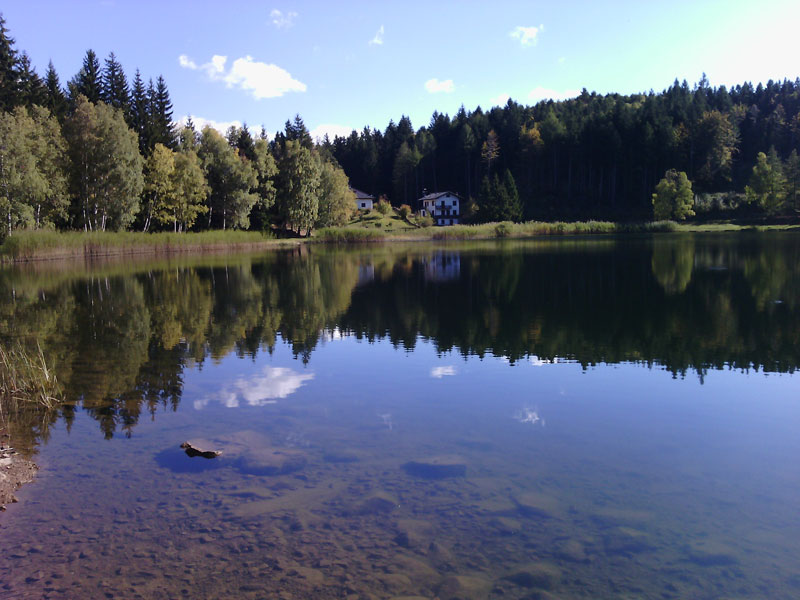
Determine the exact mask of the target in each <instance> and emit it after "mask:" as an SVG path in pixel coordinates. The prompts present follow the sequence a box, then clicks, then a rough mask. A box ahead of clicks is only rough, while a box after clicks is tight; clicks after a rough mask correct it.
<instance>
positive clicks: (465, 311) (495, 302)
mask: <svg viewBox="0 0 800 600" xmlns="http://www.w3.org/2000/svg"><path fill="white" fill-rule="evenodd" d="M799 251H800V237H798V236H796V235H794V234H785V235H771V236H761V235H757V234H748V235H737V236H728V237H724V236H717V237H710V238H709V237H702V236H664V237H657V238H654V239H641V240H632V239H618V240H614V239H604V240H575V239H574V240H561V241H545V242H519V243H513V242H510V243H503V244H499V245H497V244H493V243H487V244H469V245H462V246H453V245H448V246H447V247H446V248H444V249H442V248H441V247H440V248H436V247H433V246H402V245H387V246H377V247H374V246H372V247H367V248H358V249H353V248H347V249H331V248H329V247H323V246H312V247H304V248H302V249H301V250H298V251H292V252H276V253H271V254H268V255H264V256H259V257H252V256H245V257H238V258H237V257H216V258H213V259H205V260H202V259H201V260H200V261H199V262H197V264H184V263H181V262H180V261H177V262H170V261H167V262H164V263H158V264H143V265H141V266H140V267H137V266H133V265H128V266H125V267H123V266H119V265H113V264H109V265H104V266H96V267H93V268H89V269H87V268H82V269H77V270H74V271H68V270H64V269H56V270H45V271H42V270H41V267H40V268H39V270H33V269H22V268H20V269H6V270H3V271H2V272H0V340H2V342H3V343H10V342H12V341H20V342H21V343H23V344H30V345H31V346H32V347H33V346H35V344H36V343H37V341H38V343H39V344H40V345H41V347H42V350H43V351H44V354H45V357H46V359H47V361H48V364H50V365H52V366H53V368H54V369H55V370H56V374H57V377H58V380H59V381H60V382H62V384H63V387H64V392H65V394H66V398H67V399H68V402H67V403H66V404H64V405H62V406H60V407H58V408H56V409H53V410H50V411H45V413H41V411H38V412H36V413H35V414H34V413H31V414H29V415H27V416H26V417H20V418H18V419H17V420H16V421H15V422H14V423H13V425H12V432H13V434H14V435H15V436H16V439H19V440H22V441H23V443H24V444H27V445H28V447H29V448H34V447H35V444H36V443H37V442H40V441H44V440H46V439H47V435H48V429H49V427H50V426H51V425H52V424H53V423H54V422H56V421H58V420H63V421H64V422H65V423H66V426H67V427H69V425H70V423H71V422H72V419H73V418H74V411H75V409H76V407H80V408H82V409H83V410H84V411H86V412H87V413H89V414H90V415H91V416H92V417H93V418H94V419H96V420H97V422H98V423H99V424H100V428H101V430H102V431H103V434H104V435H105V436H106V437H107V438H110V437H112V436H113V435H114V434H115V433H119V432H124V434H125V435H127V436H130V435H131V433H132V431H133V428H134V426H135V425H136V424H137V423H138V421H139V419H140V418H141V417H142V415H143V414H149V415H150V416H151V418H153V417H154V415H155V414H156V412H157V411H158V410H160V409H170V410H176V409H177V407H178V405H179V403H180V401H181V393H182V388H183V372H184V370H185V369H186V368H190V367H192V366H194V365H202V364H203V362H204V361H206V360H212V361H218V360H220V359H222V358H223V357H224V356H226V355H228V354H231V353H235V354H236V355H237V356H239V357H255V356H256V355H257V354H258V353H259V352H269V353H271V352H272V350H273V349H274V347H275V345H276V344H277V343H278V342H279V341H281V340H282V341H285V342H286V343H288V344H290V345H291V347H292V350H293V353H294V355H295V356H296V357H297V358H300V359H301V360H302V361H303V362H304V363H307V362H309V361H310V360H311V359H312V353H313V351H314V349H315V348H316V347H317V345H318V344H319V343H320V341H321V340H323V338H324V337H325V336H331V335H334V334H339V333H340V332H346V333H349V334H351V335H354V336H356V337H358V338H359V339H364V340H367V341H372V340H376V339H383V338H388V339H389V340H390V341H391V342H392V343H393V344H395V345H397V346H403V347H405V348H408V349H413V348H414V346H415V344H416V343H417V340H418V339H419V338H420V337H421V338H423V339H427V340H431V341H432V342H433V343H434V344H435V346H436V347H437V349H438V350H440V351H450V350H455V351H458V352H460V353H463V354H464V355H478V356H484V355H487V354H491V355H495V356H503V357H506V358H507V359H508V360H509V362H511V363H512V364H513V363H515V362H517V361H519V360H521V359H524V358H530V359H535V360H537V361H554V360H556V359H559V358H561V359H568V360H574V361H577V362H579V363H581V364H582V365H584V366H588V365H593V364H596V363H600V362H607V363H609V362H610V363H614V362H621V361H633V362H638V363H642V364H645V365H660V366H663V367H664V368H666V369H668V370H669V371H671V372H672V373H673V374H674V375H675V376H683V375H685V374H686V373H687V372H689V371H695V372H696V373H698V374H699V376H700V377H701V378H702V376H703V374H704V373H705V372H706V371H707V370H708V369H720V368H737V369H762V370H765V371H780V372H792V371H794V369H795V368H796V367H797V364H798V360H799V359H800V357H799V356H798V339H800V311H798V308H800V307H798V299H800V256H799V255H798V254H799V253H800V252H799Z"/></svg>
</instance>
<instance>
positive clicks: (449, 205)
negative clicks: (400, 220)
mask: <svg viewBox="0 0 800 600" xmlns="http://www.w3.org/2000/svg"><path fill="white" fill-rule="evenodd" d="M417 202H418V206H419V207H420V214H421V215H422V216H423V217H427V216H430V217H432V218H433V222H434V224H435V225H458V224H459V222H460V219H461V198H460V197H459V196H458V194H454V193H453V192H436V193H435V194H426V195H424V196H423V197H422V198H420V199H419V200H418V201H417Z"/></svg>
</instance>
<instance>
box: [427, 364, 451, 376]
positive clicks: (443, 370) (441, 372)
mask: <svg viewBox="0 0 800 600" xmlns="http://www.w3.org/2000/svg"><path fill="white" fill-rule="evenodd" d="M455 374H456V368H455V367H454V366H453V365H447V366H444V367H433V368H432V369H431V377H433V378H435V379H441V378H442V377H444V376H446V375H448V376H449V375H455Z"/></svg>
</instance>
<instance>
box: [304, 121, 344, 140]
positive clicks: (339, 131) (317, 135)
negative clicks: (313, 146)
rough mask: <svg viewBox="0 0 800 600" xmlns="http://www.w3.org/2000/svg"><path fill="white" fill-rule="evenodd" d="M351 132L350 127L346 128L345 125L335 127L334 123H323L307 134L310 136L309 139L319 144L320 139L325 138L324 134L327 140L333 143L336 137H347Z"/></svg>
mask: <svg viewBox="0 0 800 600" xmlns="http://www.w3.org/2000/svg"><path fill="white" fill-rule="evenodd" d="M352 132H353V128H352V127H347V126H346V125H336V124H335V123H323V124H322V125H317V126H316V127H314V129H312V130H311V131H310V132H309V133H310V134H311V139H313V140H316V141H318V142H321V141H322V139H323V138H324V137H325V134H326V133H327V134H328V138H329V139H330V140H331V141H333V138H335V137H336V136H337V135H338V136H339V137H345V138H346V137H348V136H349V135H350V134H351V133H352Z"/></svg>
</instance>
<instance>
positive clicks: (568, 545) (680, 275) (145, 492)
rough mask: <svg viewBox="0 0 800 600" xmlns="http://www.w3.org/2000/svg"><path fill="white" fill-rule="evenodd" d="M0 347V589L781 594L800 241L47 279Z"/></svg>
mask: <svg viewBox="0 0 800 600" xmlns="http://www.w3.org/2000/svg"><path fill="white" fill-rule="evenodd" d="M0 339H2V341H3V343H5V344H12V343H17V342H19V343H22V344H25V345H29V346H32V347H34V348H35V344H36V341H38V342H39V344H40V346H41V348H42V351H43V353H44V355H45V357H46V358H47V360H48V362H50V364H51V365H53V368H54V370H55V372H56V374H57V377H58V378H59V381H60V382H61V384H62V385H63V388H64V391H65V394H66V399H67V402H66V403H65V404H64V405H63V406H61V407H59V408H58V409H57V410H51V411H39V412H36V413H32V414H30V415H26V416H25V418H19V419H18V420H16V421H15V422H13V423H11V424H10V425H9V427H10V430H11V431H12V433H13V435H14V440H15V443H16V445H17V446H18V448H20V449H21V450H23V451H24V452H27V453H28V454H30V455H31V456H34V457H35V460H36V461H37V463H39V464H40V467H41V469H40V471H39V474H38V476H37V479H36V480H35V481H34V482H33V483H31V484H29V485H27V486H25V487H23V488H22V489H21V490H20V491H19V493H18V496H19V499H20V502H19V503H18V504H14V505H11V506H9V508H8V510H7V511H6V512H4V513H2V514H0V539H2V542H3V543H2V545H3V549H4V550H3V557H2V559H0V596H2V597H8V598H36V599H39V598H65V597H67V598H126V599H128V598H193V599H194V598H223V597H225V598H280V599H282V600H289V599H292V598H294V599H301V598H322V599H325V598H349V599H378V598H381V599H382V598H387V599H388V598H413V597H419V598H434V597H437V598H440V599H443V600H444V599H455V598H459V599H462V600H466V599H475V598H488V597H497V598H512V599H522V598H625V599H633V598H637V599H638V598H647V599H650V598H652V599H656V598H658V599H665V598H700V599H702V598H709V599H711V598H727V599H732V598H755V597H769V598H772V599H782V598H786V599H793V598H797V597H798V596H800V562H798V560H797V556H798V555H800V513H798V511H797V502H798V499H800V466H798V465H799V463H798V456H800V435H798V429H799V428H800V397H799V396H800V394H798V391H800V385H798V380H797V379H796V375H795V374H794V373H795V370H796V368H797V367H798V364H800V235H797V234H793V233H772V234H769V235H766V234H756V233H741V234H728V235H710V234H709V235H695V236H692V235H677V234H674V235H673V234H669V235H663V236H655V237H636V236H630V237H624V238H594V239H580V238H564V239H553V240H542V241H526V242H519V241H505V242H502V241H501V242H496V243H494V242H486V243H471V244H456V243H453V244H439V245H430V244H423V243H420V244H408V245H404V244H387V245H376V246H373V245H364V246H361V247H341V248H335V247H330V246H321V245H312V246H301V247H299V248H297V249H293V250H287V251H276V252H270V253H267V254H261V255H244V256H211V257H205V258H192V259H188V258H184V259H181V258H176V259H170V260H163V261H155V262H144V261H141V262H137V261H135V260H128V261H125V262H116V263H115V262H110V263H100V264H90V265H64V264H59V263H41V264H37V265H32V266H28V267H19V268H6V269H3V270H0ZM186 441H191V442H192V444H194V445H195V446H198V447H204V448H205V449H214V450H221V451H222V455H221V456H219V457H218V458H215V459H205V458H203V457H199V456H197V457H189V456H188V455H187V454H186V453H185V452H184V450H182V449H181V447H180V445H181V444H182V443H183V442H186Z"/></svg>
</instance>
